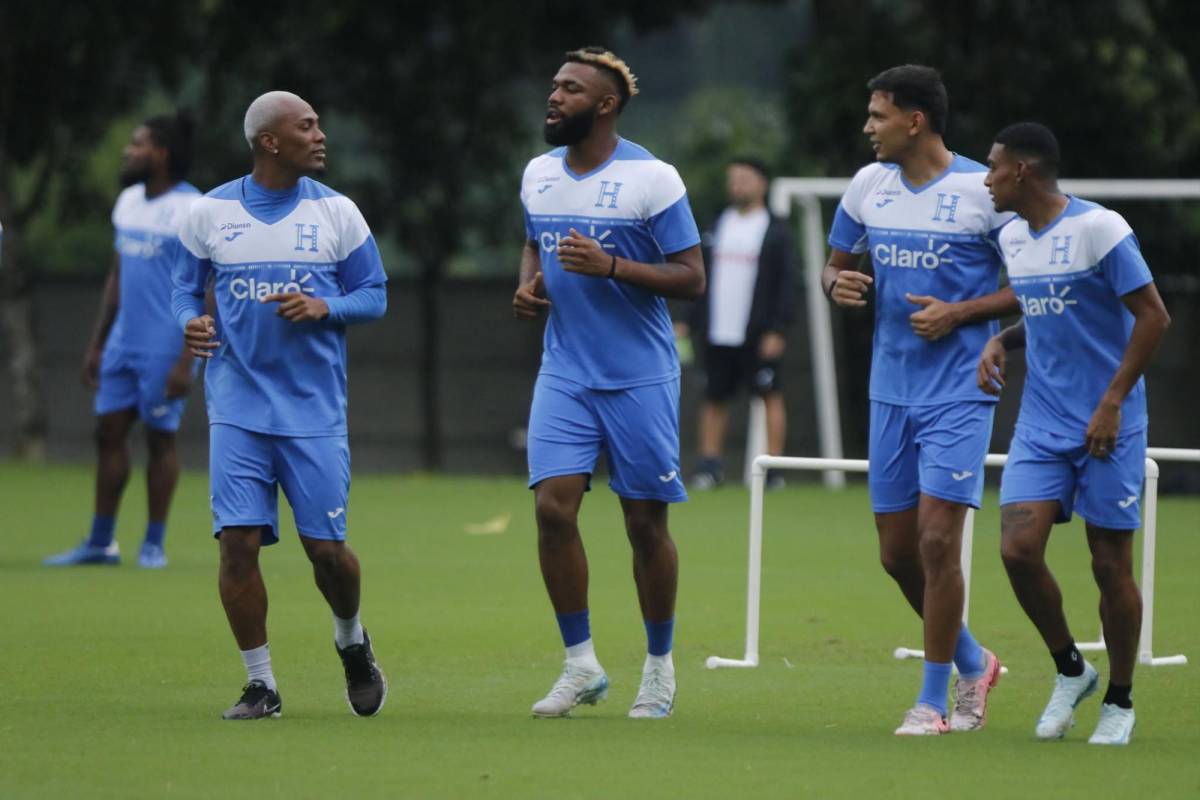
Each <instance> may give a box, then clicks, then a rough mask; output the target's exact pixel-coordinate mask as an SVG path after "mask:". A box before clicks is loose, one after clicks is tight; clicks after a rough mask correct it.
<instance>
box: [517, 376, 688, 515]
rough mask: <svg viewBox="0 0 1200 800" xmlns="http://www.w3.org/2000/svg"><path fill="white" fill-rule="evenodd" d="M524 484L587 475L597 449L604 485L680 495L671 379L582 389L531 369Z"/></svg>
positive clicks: (635, 495)
mask: <svg viewBox="0 0 1200 800" xmlns="http://www.w3.org/2000/svg"><path fill="white" fill-rule="evenodd" d="M528 441H529V486H530V488H532V487H534V486H536V485H537V484H539V483H541V482H542V481H544V480H545V479H546V478H553V477H556V476H558V475H580V474H584V475H589V476H590V475H591V474H592V472H593V471H594V470H595V468H596V461H597V460H598V459H599V457H600V453H601V451H603V452H604V454H605V455H606V456H607V458H608V469H609V473H610V475H609V479H608V485H609V487H611V488H612V490H613V491H614V492H616V493H617V494H618V495H619V496H621V497H624V498H628V499H631V500H662V501H664V502H667V503H680V502H683V501H684V500H687V492H686V491H685V490H684V488H683V476H682V475H681V474H680V468H679V379H678V378H676V379H675V380H672V381H669V382H667V383H657V384H653V385H651V386H636V387H634V388H632V389H614V390H601V389H589V388H587V387H586V386H583V385H581V384H578V383H575V382H574V381H569V380H565V379H563V378H556V377H554V376H553V375H539V376H538V379H537V383H536V384H535V385H534V388H533V406H532V407H531V408H530V410H529V440H528Z"/></svg>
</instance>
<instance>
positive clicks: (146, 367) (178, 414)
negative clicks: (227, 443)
mask: <svg viewBox="0 0 1200 800" xmlns="http://www.w3.org/2000/svg"><path fill="white" fill-rule="evenodd" d="M177 361H179V354H178V353H176V354H175V355H152V354H146V353H130V352H127V351H124V350H119V349H117V348H107V347H106V348H105V349H104V352H103V353H102V354H101V355H100V386H99V388H98V389H97V390H96V405H95V410H96V416H98V417H99V416H102V415H104V414H111V413H113V412H114V411H124V410H125V409H127V408H136V409H137V413H138V417H140V418H141V420H142V423H143V424H144V425H145V426H146V427H147V428H152V429H153V430H156V431H165V432H166V433H174V432H175V431H177V430H179V422H180V420H182V419H183V410H184V408H185V407H186V406H187V398H185V397H177V398H174V399H170V400H169V399H167V395H166V388H167V376H168V375H169V374H170V372H171V370H172V369H173V368H174V367H175V364H176V362H177ZM196 368H197V364H195V363H193V365H192V374H193V375H195V374H196V372H195V370H196Z"/></svg>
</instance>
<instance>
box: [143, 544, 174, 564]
mask: <svg viewBox="0 0 1200 800" xmlns="http://www.w3.org/2000/svg"><path fill="white" fill-rule="evenodd" d="M166 565H167V554H166V552H165V551H164V550H163V546H162V545H161V544H155V543H154V542H142V550H141V552H139V553H138V566H139V567H141V568H142V569H162V568H163V567H165V566H166Z"/></svg>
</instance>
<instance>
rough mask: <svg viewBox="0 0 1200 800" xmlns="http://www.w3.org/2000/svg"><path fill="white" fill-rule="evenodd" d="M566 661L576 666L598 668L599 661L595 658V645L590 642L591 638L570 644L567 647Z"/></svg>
mask: <svg viewBox="0 0 1200 800" xmlns="http://www.w3.org/2000/svg"><path fill="white" fill-rule="evenodd" d="M567 663H569V664H574V665H575V666H577V667H590V668H592V669H600V662H599V661H597V660H596V645H594V644H592V640H591V639H587V640H585V641H582V642H580V643H579V644H573V645H571V646H570V647H568V648H567Z"/></svg>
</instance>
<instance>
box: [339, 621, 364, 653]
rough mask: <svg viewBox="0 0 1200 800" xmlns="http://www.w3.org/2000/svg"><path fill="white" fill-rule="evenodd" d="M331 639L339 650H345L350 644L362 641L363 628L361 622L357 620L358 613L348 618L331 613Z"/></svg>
mask: <svg viewBox="0 0 1200 800" xmlns="http://www.w3.org/2000/svg"><path fill="white" fill-rule="evenodd" d="M333 641H334V643H336V644H337V646H338V649H339V650H345V649H346V648H347V647H349V646H350V645H352V644H362V643H363V628H362V623H361V622H359V621H358V614H355V615H354V616H353V617H351V618H350V619H342V618H341V617H339V616H338V615H337V614H334V615H333Z"/></svg>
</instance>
